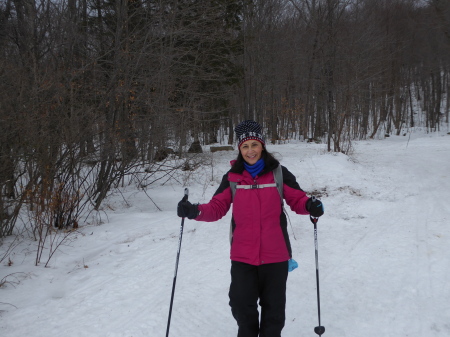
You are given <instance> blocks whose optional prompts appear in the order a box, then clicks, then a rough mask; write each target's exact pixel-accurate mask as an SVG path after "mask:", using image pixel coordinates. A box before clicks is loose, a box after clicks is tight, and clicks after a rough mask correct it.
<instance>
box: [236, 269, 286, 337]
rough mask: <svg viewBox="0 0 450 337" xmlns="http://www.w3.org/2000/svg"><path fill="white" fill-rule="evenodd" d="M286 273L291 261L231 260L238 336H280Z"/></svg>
mask: <svg viewBox="0 0 450 337" xmlns="http://www.w3.org/2000/svg"><path fill="white" fill-rule="evenodd" d="M287 276H288V261H285V262H279V263H270V264H263V265H260V266H253V265H250V264H247V263H242V262H236V261H231V285H230V293H229V297H230V306H231V313H232V314H233V317H234V318H235V319H236V322H237V324H238V326H239V331H238V335H237V336H238V337H258V336H260V337H280V336H281V330H282V329H283V327H284V321H285V308H286V281H287ZM258 299H259V305H260V306H261V322H259V312H258Z"/></svg>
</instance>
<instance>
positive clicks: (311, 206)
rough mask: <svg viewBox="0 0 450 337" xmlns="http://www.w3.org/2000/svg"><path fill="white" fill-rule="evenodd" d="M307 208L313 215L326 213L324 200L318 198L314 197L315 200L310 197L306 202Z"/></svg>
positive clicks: (317, 215)
mask: <svg viewBox="0 0 450 337" xmlns="http://www.w3.org/2000/svg"><path fill="white" fill-rule="evenodd" d="M306 210H307V211H308V212H309V214H310V215H311V216H313V217H319V216H322V215H323V213H324V209H323V204H322V201H320V200H319V199H316V198H314V201H313V198H309V199H308V201H307V202H306Z"/></svg>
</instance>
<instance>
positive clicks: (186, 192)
mask: <svg viewBox="0 0 450 337" xmlns="http://www.w3.org/2000/svg"><path fill="white" fill-rule="evenodd" d="M188 197H189V189H188V188H187V187H186V188H185V189H184V197H183V199H182V201H183V202H185V201H187V200H188Z"/></svg>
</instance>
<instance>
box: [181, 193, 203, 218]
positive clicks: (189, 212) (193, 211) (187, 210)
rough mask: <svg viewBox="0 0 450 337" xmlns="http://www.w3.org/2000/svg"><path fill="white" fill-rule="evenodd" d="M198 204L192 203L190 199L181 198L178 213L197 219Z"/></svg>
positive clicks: (184, 216) (183, 216)
mask: <svg viewBox="0 0 450 337" xmlns="http://www.w3.org/2000/svg"><path fill="white" fill-rule="evenodd" d="M198 213H199V210H198V204H194V205H192V204H191V203H190V202H189V201H184V198H183V200H181V201H180V202H179V203H178V208H177V214H178V216H179V217H180V218H188V219H191V220H192V219H195V218H196V217H197V216H198Z"/></svg>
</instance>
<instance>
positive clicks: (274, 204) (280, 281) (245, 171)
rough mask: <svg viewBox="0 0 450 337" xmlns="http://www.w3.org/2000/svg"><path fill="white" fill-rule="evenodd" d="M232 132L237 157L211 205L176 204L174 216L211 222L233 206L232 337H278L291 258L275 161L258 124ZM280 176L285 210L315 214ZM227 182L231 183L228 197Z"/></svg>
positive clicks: (291, 180) (290, 179)
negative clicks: (235, 326)
mask: <svg viewBox="0 0 450 337" xmlns="http://www.w3.org/2000/svg"><path fill="white" fill-rule="evenodd" d="M235 133H236V137H237V140H238V148H239V155H238V157H237V159H236V160H235V161H232V167H231V169H230V170H229V171H228V172H227V173H226V174H225V175H224V176H223V178H222V182H221V184H220V186H219V188H218V189H217V191H216V193H215V194H214V196H213V198H212V199H211V201H210V202H209V203H207V204H202V205H199V204H191V203H190V202H188V201H185V202H184V201H180V202H179V204H178V211H177V213H178V216H180V217H187V218H189V219H195V220H197V221H208V222H209V221H216V220H219V219H220V218H222V217H223V216H224V215H225V214H226V213H227V212H228V210H229V209H230V206H231V203H233V216H232V220H231V223H232V240H231V253H230V257H231V285H230V292H229V297H230V306H231V312H232V314H233V316H234V318H235V319H236V321H237V324H238V326H239V331H238V337H257V336H258V335H259V336H261V337H263V336H264V337H280V336H281V330H282V329H283V327H284V321H285V306H286V281H287V276H288V264H289V260H290V258H291V256H292V254H291V245H290V242H289V236H288V232H287V220H286V215H285V214H284V212H283V209H282V200H280V193H279V191H278V189H277V187H276V184H275V178H274V173H273V171H274V170H275V169H276V168H277V167H278V165H279V162H278V161H277V160H276V159H275V158H274V157H273V156H272V155H271V154H270V153H269V152H268V151H267V150H266V147H265V141H264V137H263V135H262V133H261V126H260V125H259V124H258V123H256V122H255V121H251V120H247V121H244V122H242V123H241V124H239V125H238V126H237V127H236V128H235ZM282 175H283V197H284V199H285V201H286V203H287V204H288V205H289V206H290V208H291V210H292V211H294V212H296V213H297V214H310V215H311V216H315V217H319V216H321V215H322V214H323V205H322V203H321V202H320V200H317V199H316V200H315V201H313V200H312V199H311V198H308V197H307V196H306V193H305V192H304V191H303V190H302V189H301V188H300V186H299V185H298V183H297V181H296V179H295V177H294V175H293V174H292V173H290V172H289V171H288V170H287V169H286V168H285V167H282ZM230 182H231V183H232V184H233V183H236V187H237V189H236V190H235V193H234V196H233V193H232V188H231V185H230ZM239 186H241V188H240V187H239ZM258 299H259V305H260V306H261V322H259V312H258Z"/></svg>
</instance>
